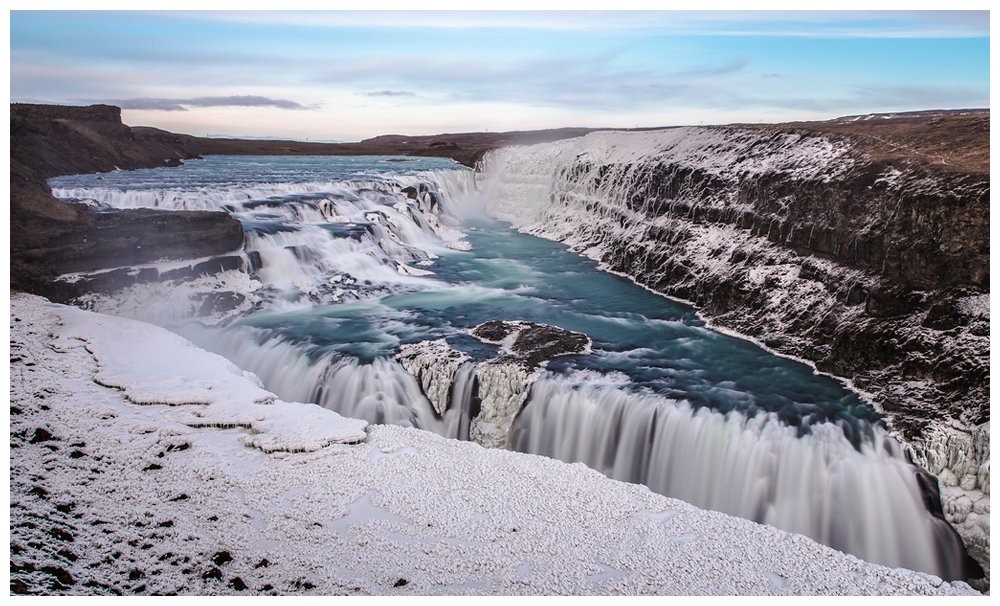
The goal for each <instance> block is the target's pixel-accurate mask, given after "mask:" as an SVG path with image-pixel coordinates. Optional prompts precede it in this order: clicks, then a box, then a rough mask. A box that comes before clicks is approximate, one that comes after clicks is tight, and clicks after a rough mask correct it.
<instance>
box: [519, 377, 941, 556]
mask: <svg viewBox="0 0 1000 606" xmlns="http://www.w3.org/2000/svg"><path fill="white" fill-rule="evenodd" d="M811 429H812V433H811V434H809V435H805V436H801V437H799V436H798V435H797V432H796V429H795V428H792V427H788V426H787V425H783V424H781V423H780V422H778V420H777V419H776V418H775V417H774V416H773V415H768V414H759V415H756V416H755V417H753V418H749V419H748V418H746V417H745V416H744V415H742V414H739V413H730V414H728V415H723V414H720V413H717V412H713V411H711V410H708V409H707V408H700V409H698V410H693V409H692V408H691V407H690V406H688V405H687V404H685V403H678V402H674V401H670V400H667V399H665V398H661V397H658V396H648V395H647V396H643V395H635V394H630V393H627V392H624V391H622V390H619V389H611V388H605V387H594V386H590V385H586V384H584V385H574V384H573V383H571V382H569V381H566V380H560V379H555V378H549V379H544V380H541V381H539V382H537V383H536V384H535V385H534V386H533V388H532V393H531V397H530V399H529V402H528V404H527V405H526V407H525V408H524V410H523V411H522V412H521V414H520V416H519V417H518V419H517V421H516V422H515V426H514V428H513V430H512V435H511V442H510V446H511V448H513V449H514V450H519V451H523V452H533V453H537V454H544V455H546V456H550V457H553V458H557V459H560V460H563V461H566V462H577V461H580V462H583V463H585V464H586V465H587V466H589V467H592V468H594V469H597V470H599V471H601V472H602V473H604V474H606V475H608V476H610V477H612V478H616V479H620V480H625V481H628V482H637V483H642V484H645V485H647V486H649V487H650V488H651V489H652V490H654V491H656V492H658V493H660V494H665V495H670V496H673V497H677V498H680V499H682V500H684V501H687V502H689V503H692V504H694V505H697V506H698V507H702V508H705V509H714V510H717V511H722V512H725V513H730V514H734V515H738V516H741V517H744V518H747V519H751V520H755V521H757V522H761V523H764V524H770V525H772V526H776V527H778V528H781V529H783V530H788V531H790V532H797V533H800V534H804V535H806V536H809V537H811V538H813V539H815V540H817V541H819V542H821V543H824V544H826V545H830V546H833V547H835V548H837V549H840V550H842V551H846V552H847V553H852V554H855V555H858V556H859V557H863V558H864V559H868V560H872V561H877V562H880V563H883V564H886V565H889V566H902V567H905V568H912V569H915V570H940V569H941V568H940V566H941V563H940V562H938V561H937V554H936V550H935V532H936V524H935V523H934V521H933V520H932V519H931V517H930V516H929V515H928V513H927V511H926V509H925V508H924V505H923V502H922V499H921V494H920V489H919V487H918V486H917V484H916V482H915V481H914V469H913V467H912V466H911V465H909V464H908V463H906V462H905V460H904V459H903V457H902V454H901V452H900V448H899V445H898V444H896V443H895V442H894V441H893V440H892V439H891V438H890V437H888V436H887V435H886V434H885V433H884V432H881V431H878V432H877V434H876V439H875V441H874V442H873V443H869V442H867V441H866V442H863V443H862V445H861V448H860V450H857V449H855V448H854V447H853V446H852V445H851V444H850V442H848V441H847V440H846V439H844V435H843V432H842V431H841V429H840V428H839V427H836V426H834V425H831V424H828V423H824V424H817V425H813V426H812V427H811Z"/></svg>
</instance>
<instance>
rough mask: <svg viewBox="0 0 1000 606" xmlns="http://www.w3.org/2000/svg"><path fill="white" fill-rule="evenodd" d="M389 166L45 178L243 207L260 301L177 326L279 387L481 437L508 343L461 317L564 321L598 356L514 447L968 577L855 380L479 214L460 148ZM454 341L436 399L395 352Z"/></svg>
mask: <svg viewBox="0 0 1000 606" xmlns="http://www.w3.org/2000/svg"><path fill="white" fill-rule="evenodd" d="M391 160H396V159H392V158H378V157H375V158H372V157H368V158H340V157H331V158H318V157H309V158H295V157H270V158H239V157H209V158H207V159H204V160H197V161H190V162H188V163H187V164H186V165H185V166H183V167H180V168H169V169H153V170H148V171H134V172H116V173H110V174H105V175H100V176H95V175H80V176H75V177H61V178H58V179H52V180H50V185H51V186H52V187H53V191H54V193H55V195H57V196H58V197H62V198H65V199H76V200H85V201H90V203H92V204H95V205H98V206H112V207H117V208H126V207H138V206H149V207H154V208H164V209H182V208H183V209H203V210H219V211H225V212H229V213H231V214H233V215H234V216H236V217H237V218H239V219H240V220H241V221H242V222H243V225H244V229H245V232H246V246H245V254H246V257H247V266H248V267H249V268H250V271H252V273H253V276H254V278H255V280H257V281H258V282H259V285H258V286H257V288H256V290H255V291H253V292H252V293H246V294H247V295H248V296H254V297H256V298H257V299H256V300H257V301H258V304H257V310H256V311H255V312H254V313H249V314H245V315H243V316H242V317H240V318H238V319H236V320H235V321H232V322H230V323H228V324H227V325H225V326H224V327H214V328H207V327H202V326H200V325H199V324H193V323H192V324H188V325H185V326H175V327H173V328H174V329H175V330H177V331H178V332H180V333H182V334H184V335H185V336H187V337H189V338H191V339H192V340H194V341H195V342H197V343H198V344H199V345H201V346H203V347H205V348H207V349H210V350H213V351H216V352H218V353H220V354H222V355H225V356H226V357H228V358H229V359H231V360H232V361H233V362H234V363H236V364H237V365H239V366H240V367H241V368H243V369H246V370H250V371H252V372H254V373H256V374H257V375H258V376H259V377H260V378H261V379H262V380H263V381H264V383H265V385H266V386H267V388H268V389H270V390H271V391H274V392H275V393H277V394H278V395H279V396H280V397H281V398H283V399H285V400H294V401H305V402H315V403H318V404H320V405H322V406H325V407H327V408H331V409H333V410H336V411H337V412H339V413H341V414H344V415H346V416H352V417H358V418H364V419H366V420H368V421H370V422H373V423H395V424H400V425H407V426H414V427H419V428H423V429H428V430H431V431H435V432H437V433H439V434H441V435H445V436H447V437H453V438H459V439H468V438H469V437H470V424H471V426H473V428H474V426H475V424H476V422H477V421H476V417H477V415H479V414H481V413H482V412H483V410H484V409H483V406H484V402H486V401H487V399H488V398H486V396H484V390H485V389H486V388H485V387H484V382H485V381H486V378H485V377H486V375H485V374H483V372H482V371H481V370H477V365H480V364H483V363H484V362H486V361H488V360H490V359H492V358H494V357H495V356H496V355H497V353H498V347H497V346H494V345H489V344H485V343H482V342H480V341H478V340H476V339H474V338H472V337H471V336H469V334H468V330H469V329H470V328H472V327H474V326H476V325H477V324H480V323H482V322H486V321H489V320H522V321H530V322H537V323H542V324H549V325H554V326H559V327H561V328H565V329H568V330H572V331H578V332H582V333H585V334H587V335H588V336H589V337H590V338H591V339H592V340H593V346H592V352H591V353H589V354H581V355H572V356H563V357H557V358H554V359H552V360H551V361H550V362H549V363H548V365H547V367H546V369H545V372H544V373H542V374H541V375H540V376H538V377H533V379H537V380H535V381H534V382H533V384H531V387H530V391H528V393H527V394H526V400H525V402H524V404H523V407H522V408H521V410H520V412H519V413H518V414H517V416H516V417H515V418H514V420H513V423H512V425H511V426H510V427H509V428H504V431H505V432H507V431H509V438H508V439H507V441H506V445H507V447H509V448H512V449H515V450H519V451H524V452H532V453H537V454H542V455H546V456H551V457H555V458H559V459H562V460H564V461H569V462H574V461H582V462H584V463H585V464H587V465H589V466H591V467H593V468H594V469H597V470H599V471H601V472H603V473H605V474H607V475H608V476H610V477H613V478H617V479H621V480H625V481H629V482H640V483H643V484H646V485H647V486H649V487H650V488H651V489H652V490H654V491H656V492H660V493H662V494H665V495H668V496H673V497H677V498H680V499H683V500H685V501H688V502H690V503H692V504H695V505H697V506H700V507H703V508H710V509H716V510H719V511H723V512H726V513H731V514H734V515H739V516H743V517H746V518H749V519H753V520H756V521H759V522H762V523H767V524H772V525H774V526H777V527H779V528H783V529H785V530H788V531H791V532H798V533H802V534H805V535H807V536H810V537H812V538H814V539H816V540H817V541H820V542H823V543H825V544H827V545H830V546H832V547H835V548H837V549H840V550H843V551H846V552H849V553H852V554H855V555H857V556H859V557H862V558H864V559H867V560H870V561H874V562H878V563H882V564H886V565H889V566H904V567H908V568H913V569H916V570H922V571H926V572H932V573H935V574H938V575H940V576H943V577H945V578H958V577H960V576H961V575H962V568H961V557H960V549H961V548H960V544H958V546H956V541H957V540H958V539H957V537H956V536H955V535H954V533H953V532H952V531H951V529H950V528H948V527H947V524H946V523H945V522H944V521H943V520H941V519H939V518H935V517H934V516H932V515H930V514H929V513H928V511H927V508H926V506H925V503H924V496H925V493H924V492H922V491H921V487H920V483H919V481H918V474H917V470H916V468H914V467H913V466H912V465H910V464H909V463H908V462H907V461H906V460H905V458H904V457H903V455H902V452H901V449H900V446H899V445H898V444H897V443H896V442H895V441H894V440H893V439H892V438H890V437H889V436H888V435H887V433H886V431H885V429H884V428H883V427H882V426H881V425H880V422H879V418H878V415H877V414H876V413H875V412H874V411H873V410H872V408H871V407H870V406H869V405H867V404H866V403H865V402H863V401H862V400H860V399H859V398H858V397H857V396H856V395H855V394H854V393H852V392H850V391H849V390H847V389H845V387H844V386H843V385H842V384H841V383H839V382H837V381H835V380H833V379H831V378H829V377H825V376H820V375H817V374H815V373H814V372H813V371H812V369H811V368H810V367H808V366H806V365H804V364H801V363H798V362H795V361H791V360H787V359H783V358H779V357H776V356H773V355H770V354H769V353H767V352H766V351H764V350H763V349H761V348H759V347H757V346H756V345H754V344H752V343H750V342H747V341H743V340H740V339H736V338H732V337H729V336H725V335H722V334H719V333H716V332H713V331H712V330H709V329H707V328H706V327H705V325H704V322H702V321H701V320H700V319H699V318H698V317H697V315H696V314H695V310H694V309H692V308H691V307H689V306H686V305H683V304H680V303H677V302H674V301H671V300H668V299H666V298H664V297H661V296H658V295H656V294H654V293H651V292H649V291H647V290H644V289H642V288H640V287H638V286H636V285H634V284H633V283H631V282H630V281H628V280H626V279H624V278H621V277H618V276H614V275H610V274H607V273H603V272H601V271H599V270H598V269H597V267H596V265H595V263H594V262H593V261H590V260H588V259H585V258H582V257H580V256H577V255H574V254H571V253H570V252H568V251H567V250H566V248H565V247H564V246H562V245H560V244H557V243H553V242H550V241H547V240H542V239H539V238H535V237H532V236H527V235H523V234H520V233H517V232H515V231H512V230H511V229H510V228H509V227H507V226H506V225H505V224H501V223H498V222H496V221H493V220H490V219H488V218H486V217H483V216H481V215H479V214H478V213H477V209H479V208H482V207H483V205H484V203H483V200H482V199H481V198H482V192H479V191H477V188H476V182H475V176H474V175H473V173H472V172H471V171H468V170H466V169H462V168H461V167H458V166H457V165H455V164H453V163H452V162H451V161H448V160H442V159H434V158H423V159H418V160H415V161H412V162H393V161H391ZM440 339H444V340H445V342H446V344H447V346H448V347H449V348H450V349H451V350H453V351H454V352H458V353H457V354H456V355H458V356H459V357H458V358H456V359H458V360H459V361H458V362H457V363H456V365H455V369H454V371H453V372H451V373H450V374H448V376H447V377H446V383H445V385H446V388H445V391H444V393H445V394H447V395H446V397H444V400H445V401H443V402H441V404H440V405H437V404H435V402H432V401H431V399H429V398H428V396H429V395H431V394H430V393H427V389H428V388H427V385H423V386H422V384H421V383H420V382H419V381H418V379H417V378H415V377H414V376H413V375H411V374H410V373H408V372H407V371H406V370H404V368H403V367H402V366H401V364H400V363H399V362H397V361H396V358H395V356H396V354H398V353H399V351H400V348H401V347H402V346H403V345H408V344H416V343H421V342H424V341H435V340H440ZM479 368H486V366H481V367H479ZM491 389H494V390H495V389H497V388H496V387H495V386H494V387H491ZM504 389H507V390H508V391H511V393H514V392H516V391H517V389H518V386H517V385H513V386H507V387H504ZM473 433H474V432H473ZM956 550H959V554H958V555H957V554H956Z"/></svg>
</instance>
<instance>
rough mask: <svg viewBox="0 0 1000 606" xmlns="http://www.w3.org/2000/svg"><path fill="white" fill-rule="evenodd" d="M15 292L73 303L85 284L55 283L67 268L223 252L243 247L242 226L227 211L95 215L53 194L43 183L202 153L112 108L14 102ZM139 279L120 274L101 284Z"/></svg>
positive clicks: (134, 211)
mask: <svg viewBox="0 0 1000 606" xmlns="http://www.w3.org/2000/svg"><path fill="white" fill-rule="evenodd" d="M10 121H11V185H10V192H11V195H10V211H11V225H10V229H11V288H12V289H14V290H24V291H28V292H33V293H36V294H40V295H43V296H46V297H49V298H50V299H53V300H56V301H67V300H69V299H70V298H72V297H73V296H75V295H76V294H78V292H77V291H78V290H79V289H81V288H84V287H85V286H86V285H87V283H81V284H79V285H76V286H73V285H68V284H66V283H56V282H53V280H54V278H55V277H56V276H57V275H59V274H63V273H70V272H94V271H97V270H101V269H110V268H118V267H127V266H133V265H142V264H148V263H153V262H155V261H159V260H161V259H192V258H199V257H211V256H216V255H224V254H226V253H230V252H233V251H235V250H238V249H240V248H242V246H243V228H242V226H241V225H240V222H239V221H237V220H236V219H234V218H232V217H230V216H229V215H228V214H226V213H222V212H196V211H177V212H167V211H157V210H152V209H129V210H117V211H95V210H93V209H91V208H89V207H87V206H85V205H82V204H67V203H65V202H62V201H60V200H57V199H56V198H54V197H53V196H52V194H51V191H50V190H49V187H48V185H47V184H46V181H45V180H46V179H48V178H50V177H55V176H59V175H67V174H79V173H95V172H106V171H111V170H116V169H128V170H131V169H136V168H155V167H159V166H178V165H180V164H181V160H182V159H185V158H197V157H199V155H198V149H197V144H196V142H195V141H194V139H193V138H192V137H186V136H183V135H174V134H172V133H167V132H165V131H160V130H157V129H150V128H144V129H140V128H137V129H132V128H130V127H128V126H126V125H124V124H122V122H121V110H120V109H119V108H117V107H113V106H108V105H94V106H89V107H65V106H51V105H30V104H19V103H12V104H11V111H10ZM148 277H149V276H148V275H147V276H144V277H142V278H137V277H136V276H130V275H129V272H113V273H111V274H109V275H107V276H104V277H103V278H98V279H97V283H95V284H94V286H95V287H96V288H100V289H104V288H110V287H113V286H115V285H117V284H118V283H127V282H129V281H130V280H132V279H133V278H135V279H147V278H148Z"/></svg>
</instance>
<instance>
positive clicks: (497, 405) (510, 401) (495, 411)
mask: <svg viewBox="0 0 1000 606" xmlns="http://www.w3.org/2000/svg"><path fill="white" fill-rule="evenodd" d="M469 334H470V335H472V336H473V337H475V338H477V339H479V340H480V341H482V342H484V343H490V344H493V345H500V346H501V350H500V354H499V355H498V356H497V357H496V358H493V359H491V360H487V361H485V362H481V363H480V364H478V365H477V366H476V369H475V378H476V382H477V384H478V391H477V392H476V396H477V397H478V398H479V400H480V405H479V413H478V414H476V415H475V417H474V418H472V419H471V420H470V422H469V439H470V440H472V441H474V442H476V443H478V444H481V445H483V446H487V447H490V448H500V447H503V446H504V445H506V443H507V436H508V434H509V433H510V427H511V425H512V424H513V422H514V417H515V416H517V413H518V412H519V411H520V410H521V407H522V406H523V405H524V402H525V400H526V399H527V398H528V390H529V389H530V388H531V385H532V384H533V383H534V382H535V381H536V380H538V377H540V376H541V374H542V370H543V369H544V367H545V364H546V362H547V361H548V360H549V359H551V358H553V357H555V356H563V355H573V354H584V353H590V349H591V345H592V342H591V340H590V337H588V336H587V335H585V334H583V333H578V332H573V331H570V330H565V329H563V328H559V327H557V326H549V325H547V324H536V323H534V322H521V321H514V322H508V321H503V320H493V321H490V322H484V323H483V324H480V325H478V326H476V327H475V328H472V329H471V330H470V331H469ZM396 360H397V361H399V363H400V364H401V365H402V366H403V368H405V369H406V371H407V372H409V373H410V374H411V375H413V376H414V377H416V379H417V381H419V382H420V387H421V389H423V391H424V395H426V396H427V399H428V400H430V401H431V403H432V405H433V406H434V409H435V410H436V411H437V412H438V414H440V415H444V413H445V411H446V410H448V409H449V408H455V407H460V406H461V403H458V402H452V401H451V399H452V388H453V385H454V384H455V383H456V378H457V375H458V371H459V369H460V368H461V367H462V366H463V365H465V364H469V363H471V360H472V359H471V358H470V357H469V356H468V355H467V354H465V353H463V352H460V351H458V350H456V349H453V348H452V347H451V346H449V345H448V343H447V341H445V340H444V339H437V340H435V341H421V342H420V343H414V344H408V345H404V346H402V347H401V348H400V352H399V354H397V356H396Z"/></svg>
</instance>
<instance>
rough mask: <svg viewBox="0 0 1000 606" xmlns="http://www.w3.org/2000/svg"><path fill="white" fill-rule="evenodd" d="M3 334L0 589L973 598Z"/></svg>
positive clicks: (17, 331) (114, 346)
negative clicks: (5, 436) (6, 529)
mask: <svg viewBox="0 0 1000 606" xmlns="http://www.w3.org/2000/svg"><path fill="white" fill-rule="evenodd" d="M10 325H11V328H10V332H11V415H10V418H11V483H10V491H11V496H10V528H11V536H10V546H11V551H10V553H11V558H10V559H11V590H12V593H48V594H99V595H105V594H154V593H159V594H164V593H177V594H240V595H246V594H293V593H302V594H379V595H394V594H410V595H413V594H422V595H428V594H476V595H483V594H490V595H505V594H534V595H538V594H562V595H571V594H615V595H633V594H688V595H696V594H715V595H718V594H755V595H756V594H768V595H775V594H837V595H843V594H852V595H853V594H879V595H888V594H907V595H911V594H933V595H975V594H976V592H974V591H973V590H972V589H971V588H970V587H968V585H966V584H964V583H960V582H957V583H943V582H942V581H941V580H940V579H938V578H937V577H933V576H931V575H927V574H922V573H915V572H911V571H907V570H904V569H888V568H885V567H882V566H877V565H873V564H869V563H866V562H863V561H861V560H858V559H857V558H854V557H852V556H848V555H845V554H842V553H840V552H837V551H835V550H833V549H830V548H828V547H824V546H822V545H819V544H817V543H815V542H813V541H812V540H810V539H807V538H805V537H803V536H800V535H795V534H791V533H787V532H783V531H779V530H777V529H774V528H771V527H768V526H762V525H758V524H755V523H753V522H749V521H747V520H743V519H739V518H735V517H731V516H727V515H724V514H719V513H714V512H708V511H702V510H698V509H696V508H694V507H692V506H690V505H688V504H686V503H683V502H681V501H678V500H676V499H670V498H667V497H663V496H659V495H656V494H654V493H652V492H650V491H649V490H648V489H647V488H645V487H643V486H639V485H632V484H625V483H622V482H617V481H614V480H610V479H608V478H607V477H605V476H603V475H601V474H600V473H598V472H596V471H593V470H591V469H588V468H587V467H585V466H583V465H581V464H574V465H567V464H564V463H560V462H558V461H554V460H551V459H546V458H543V457H538V456H533V455H526V454H520V453H514V452H509V451H501V450H488V449H484V448H482V447H480V446H478V445H476V444H473V443H469V442H459V441H454V440H446V439H444V438H440V437H438V436H435V435H433V434H430V433H428V432H424V431H419V430H415V429H409V428H402V427H391V426H370V427H368V428H367V430H363V429H364V423H363V422H358V421H350V420H346V419H343V418H341V417H339V416H337V415H336V414H333V413H331V412H329V411H322V410H321V409H319V408H318V407H315V406H308V405H301V404H287V405H285V404H283V403H280V402H278V401H276V400H275V399H274V398H273V395H272V394H269V393H268V392H266V391H264V390H263V389H261V388H260V387H259V386H258V385H257V384H256V383H255V381H254V380H253V378H252V377H250V376H247V375H245V374H244V373H242V372H241V371H239V369H237V368H235V367H233V366H232V365H230V364H228V363H227V362H224V361H222V360H221V358H217V357H215V356H212V355H210V354H207V353H205V352H202V351H200V350H198V349H196V348H194V347H193V346H191V345H190V344H189V343H187V342H186V341H183V340H182V339H180V338H178V337H175V336H173V335H171V334H169V333H166V332H165V331H161V330H160V329H157V328H154V327H152V326H148V325H143V324H141V323H137V322H133V321H129V320H123V319H119V318H108V317H105V316H99V315H96V314H91V313H88V312H83V311H79V310H75V309H71V308H67V307H62V306H55V305H51V304H48V303H46V302H45V301H44V300H43V299H40V298H37V297H32V296H27V295H14V296H12V297H11V318H10ZM107 385H115V387H108V386H107ZM132 398H135V401H142V402H146V404H143V405H138V404H136V403H135V401H133V400H132ZM152 402H157V403H158V404H151V403H152ZM191 402H198V403H197V404H192V403H191ZM265 402H270V403H265ZM168 403H170V404H172V405H166V404H168ZM199 413H200V416H199ZM313 413H315V414H313ZM198 419H202V420H206V419H211V422H210V423H201V422H198ZM227 420H228V421H227ZM245 423H246V424H245ZM247 424H248V425H247ZM248 428H249V431H250V432H251V435H256V436H266V438H265V439H266V440H271V441H272V442H273V443H274V444H279V445H281V446H282V447H283V448H282V449H280V450H277V449H274V448H263V449H261V448H259V445H257V444H254V443H252V442H248V441H247V440H246V437H247V435H248ZM257 431H261V433H256V434H253V433H252V432H257ZM365 433H367V437H365ZM290 435H291V437H289V436H290ZM362 438H364V439H363V441H360V442H358V441H357V440H359V439H362ZM310 441H312V442H321V441H323V442H326V445H325V446H323V447H322V448H318V449H316V450H312V451H311V452H301V451H302V450H306V449H305V448H289V447H290V446H303V445H304V444H305V443H306V442H310ZM336 442H355V443H353V444H344V443H336ZM248 445H249V446H258V447H257V448H248V447H247V446H248ZM289 450H299V452H289Z"/></svg>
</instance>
